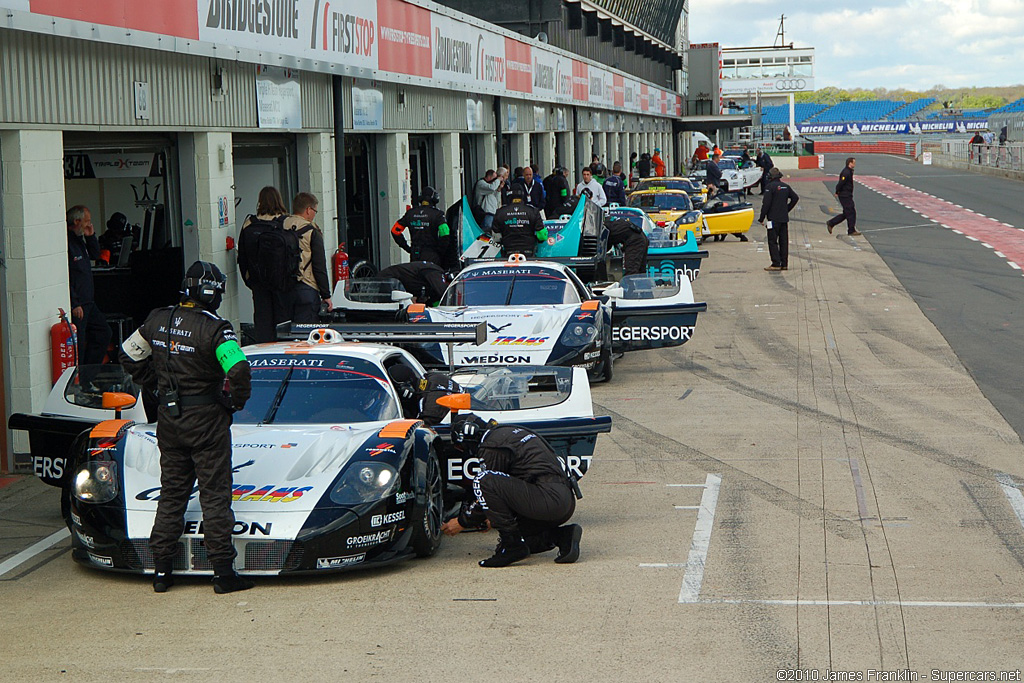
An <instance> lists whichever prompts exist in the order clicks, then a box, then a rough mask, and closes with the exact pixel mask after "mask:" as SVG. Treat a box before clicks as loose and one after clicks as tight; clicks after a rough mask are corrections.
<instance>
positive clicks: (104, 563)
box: [88, 553, 114, 567]
mask: <svg viewBox="0 0 1024 683" xmlns="http://www.w3.org/2000/svg"><path fill="white" fill-rule="evenodd" d="M88 555H89V559H90V560H92V562H93V563H94V564H98V565H99V566H101V567H113V566H114V560H113V559H112V558H109V557H104V556H103V555H96V554H95V553H88Z"/></svg>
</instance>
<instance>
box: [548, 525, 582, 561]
mask: <svg viewBox="0 0 1024 683" xmlns="http://www.w3.org/2000/svg"><path fill="white" fill-rule="evenodd" d="M555 533H556V534H557V536H556V538H557V539H558V540H557V544H558V555H556V556H555V562H557V563H558V564H572V563H573V562H575V561H576V560H578V559H580V539H581V538H583V527H581V526H580V525H579V524H566V525H565V526H560V527H558V528H557V529H555Z"/></svg>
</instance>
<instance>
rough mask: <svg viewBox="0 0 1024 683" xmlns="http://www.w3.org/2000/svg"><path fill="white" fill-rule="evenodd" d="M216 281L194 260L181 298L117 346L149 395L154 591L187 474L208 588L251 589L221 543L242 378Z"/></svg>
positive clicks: (180, 515)
mask: <svg viewBox="0 0 1024 683" xmlns="http://www.w3.org/2000/svg"><path fill="white" fill-rule="evenodd" d="M225 280H226V278H225V277H224V275H223V273H221V272H220V269H218V268H217V266H215V265H214V264H212V263H208V262H205V261H196V262H195V263H193V264H192V265H191V266H190V267H189V269H188V270H187V271H186V272H185V281H184V282H183V283H182V290H183V295H182V298H181V302H180V303H179V304H178V305H176V306H168V307H166V308H158V309H156V310H154V311H153V312H152V313H150V314H149V317H147V318H146V321H145V322H144V323H142V326H141V327H140V328H139V329H137V330H136V331H135V333H134V334H132V336H131V337H129V338H128V339H126V340H125V342H124V344H122V345H121V354H120V359H121V363H122V365H124V367H125V369H127V370H128V372H129V373H130V374H131V376H132V379H133V380H134V381H135V382H136V383H137V384H139V385H140V386H142V387H144V388H145V389H148V390H152V391H156V393H157V397H158V399H159V408H158V410H157V427H156V438H157V445H158V446H159V448H160V500H159V503H158V504H157V509H156V519H155V520H154V522H153V531H152V532H151V534H150V538H149V547H150V549H151V550H152V552H153V562H154V564H155V575H154V577H153V590H155V591H156V592H157V593H163V592H165V591H166V590H167V589H168V588H170V587H171V586H172V585H174V579H173V578H172V572H173V570H174V561H175V556H176V555H177V554H178V552H179V551H178V539H179V538H181V534H182V532H183V531H184V528H185V509H186V508H187V507H188V501H189V498H190V497H191V496H192V491H193V487H194V486H195V483H196V479H198V480H199V504H200V506H201V507H202V511H203V538H204V541H205V543H206V551H207V556H208V557H209V559H210V563H211V564H212V565H213V572H214V577H213V588H214V591H216V592H217V593H231V592H233V591H239V590H246V589H248V588H252V587H253V583H252V581H250V580H248V579H244V578H241V577H240V576H238V575H237V574H236V573H235V569H234V559H235V555H236V552H235V546H234V544H233V543H232V541H231V531H232V529H233V528H234V525H235V516H234V514H233V513H232V511H231V414H232V413H233V412H234V411H235V410H240V409H241V408H243V407H244V406H245V403H246V401H248V400H249V395H250V393H251V391H252V386H251V375H250V370H249V361H248V360H246V358H245V354H244V353H243V352H242V349H241V348H240V347H239V345H238V337H236V336H235V331H234V330H233V329H231V324H230V323H228V321H226V320H224V319H223V318H221V317H220V316H218V315H217V314H216V313H215V311H216V310H217V307H218V306H220V302H221V298H222V296H223V294H224V283H225ZM225 377H226V378H227V381H228V386H229V387H230V392H229V393H227V394H225V393H224V390H223V387H224V380H225Z"/></svg>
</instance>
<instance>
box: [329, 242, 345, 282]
mask: <svg viewBox="0 0 1024 683" xmlns="http://www.w3.org/2000/svg"><path fill="white" fill-rule="evenodd" d="M331 266H332V270H333V272H334V284H338V281H339V280H347V279H348V278H349V270H348V252H347V251H346V250H345V243H344V242H342V243H341V244H339V245H338V250H337V251H336V252H334V256H332V257H331Z"/></svg>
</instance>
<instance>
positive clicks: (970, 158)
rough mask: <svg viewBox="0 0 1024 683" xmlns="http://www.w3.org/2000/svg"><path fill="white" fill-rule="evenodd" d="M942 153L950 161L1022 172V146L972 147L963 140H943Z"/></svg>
mask: <svg viewBox="0 0 1024 683" xmlns="http://www.w3.org/2000/svg"><path fill="white" fill-rule="evenodd" d="M942 153H943V154H944V155H946V156H947V157H949V158H950V159H955V160H957V161H966V162H968V163H971V164H978V165H979V166H988V167H990V168H1003V169H1007V170H1010V171H1024V144H1020V143H1012V144H1009V145H972V144H970V143H968V142H966V141H964V140H943V141H942Z"/></svg>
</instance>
